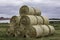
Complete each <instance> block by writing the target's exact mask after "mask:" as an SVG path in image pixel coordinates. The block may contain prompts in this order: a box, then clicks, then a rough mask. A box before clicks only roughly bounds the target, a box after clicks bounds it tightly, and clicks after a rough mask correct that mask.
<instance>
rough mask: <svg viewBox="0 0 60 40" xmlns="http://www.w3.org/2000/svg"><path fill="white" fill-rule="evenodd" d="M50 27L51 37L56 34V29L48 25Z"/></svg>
mask: <svg viewBox="0 0 60 40" xmlns="http://www.w3.org/2000/svg"><path fill="white" fill-rule="evenodd" d="M48 27H49V30H50V31H49V34H50V35H51V34H54V33H55V28H54V27H53V26H51V25H48Z"/></svg>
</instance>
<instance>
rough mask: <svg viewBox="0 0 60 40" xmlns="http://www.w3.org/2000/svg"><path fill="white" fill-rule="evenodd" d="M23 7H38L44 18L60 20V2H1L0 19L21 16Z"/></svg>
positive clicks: (29, 0)
mask: <svg viewBox="0 0 60 40" xmlns="http://www.w3.org/2000/svg"><path fill="white" fill-rule="evenodd" d="M22 5H29V6H33V7H38V8H39V9H40V10H41V11H42V15H43V16H47V17H49V18H60V0H0V17H2V16H3V17H12V16H14V15H19V8H20V7H21V6H22Z"/></svg>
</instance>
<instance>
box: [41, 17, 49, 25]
mask: <svg viewBox="0 0 60 40" xmlns="http://www.w3.org/2000/svg"><path fill="white" fill-rule="evenodd" d="M41 17H42V19H43V24H46V25H48V24H49V19H48V17H46V16H41Z"/></svg>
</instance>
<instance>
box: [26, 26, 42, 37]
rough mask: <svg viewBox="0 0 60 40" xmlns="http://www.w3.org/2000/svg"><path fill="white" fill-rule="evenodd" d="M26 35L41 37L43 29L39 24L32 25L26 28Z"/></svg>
mask: <svg viewBox="0 0 60 40" xmlns="http://www.w3.org/2000/svg"><path fill="white" fill-rule="evenodd" d="M27 35H28V36H29V37H41V36H42V35H43V29H42V28H41V27H40V25H33V26H31V27H30V28H29V29H28V30H27V33H26V36H27Z"/></svg>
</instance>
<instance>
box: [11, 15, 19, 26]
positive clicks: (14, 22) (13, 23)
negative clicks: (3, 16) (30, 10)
mask: <svg viewBox="0 0 60 40" xmlns="http://www.w3.org/2000/svg"><path fill="white" fill-rule="evenodd" d="M19 21H20V16H13V17H12V18H11V19H10V26H11V27H13V26H14V27H15V26H17V25H18V26H19Z"/></svg>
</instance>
